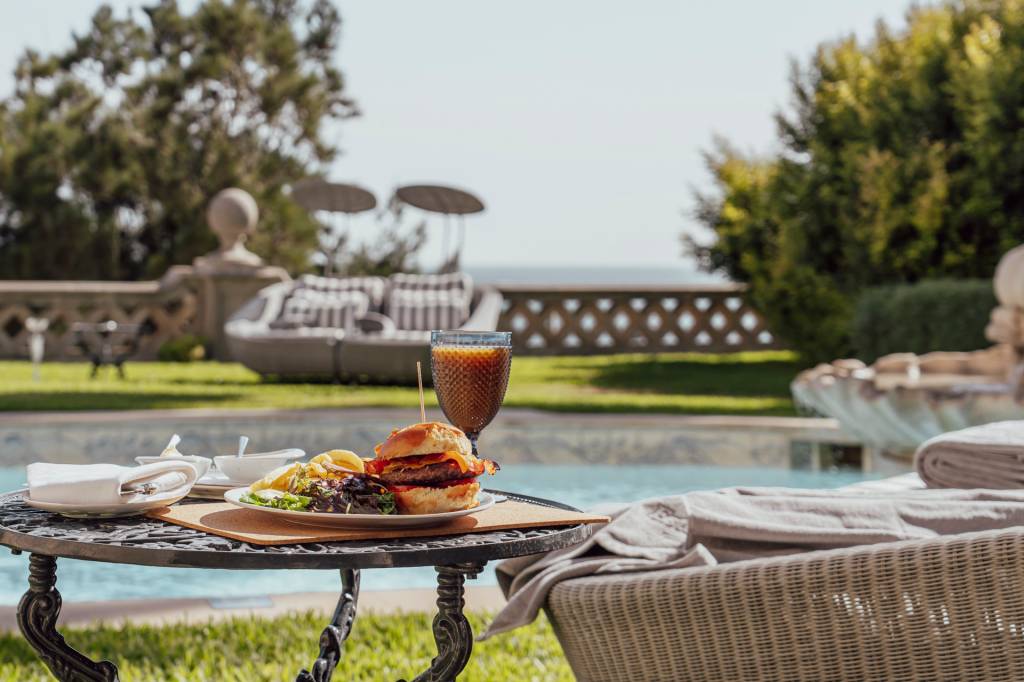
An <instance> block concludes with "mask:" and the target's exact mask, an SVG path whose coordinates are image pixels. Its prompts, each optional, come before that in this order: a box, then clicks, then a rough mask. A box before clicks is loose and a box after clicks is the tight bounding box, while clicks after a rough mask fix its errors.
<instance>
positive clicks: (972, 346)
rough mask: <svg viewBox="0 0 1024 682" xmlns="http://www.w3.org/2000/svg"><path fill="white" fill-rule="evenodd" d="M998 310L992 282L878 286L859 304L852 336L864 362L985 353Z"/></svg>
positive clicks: (925, 282) (869, 291) (930, 281)
mask: <svg viewBox="0 0 1024 682" xmlns="http://www.w3.org/2000/svg"><path fill="white" fill-rule="evenodd" d="M995 306H996V297H995V294H994V293H993V291H992V282H991V280H983V279H969V280H928V281H924V282H920V283H918V284H909V285H897V286H882V287H873V288H871V289H868V290H867V291H865V292H864V293H863V294H862V295H861V297H860V299H859V300H858V301H857V306H856V309H855V311H854V315H853V329H852V334H851V336H852V337H853V344H854V348H855V350H856V354H857V357H859V358H860V359H862V360H864V361H865V362H873V361H874V360H875V359H877V358H878V357H880V356H882V355H886V354H888V353H899V352H912V353H928V352H931V351H935V350H948V351H970V350H978V349H979V348H985V347H987V346H989V345H991V342H989V341H987V340H986V339H985V325H986V324H987V323H988V316H989V313H990V312H991V311H992V308H994V307H995Z"/></svg>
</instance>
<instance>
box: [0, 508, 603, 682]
mask: <svg viewBox="0 0 1024 682" xmlns="http://www.w3.org/2000/svg"><path fill="white" fill-rule="evenodd" d="M502 494H504V495H507V496H508V497H510V498H512V499H517V500H522V501H525V502H533V503H535V504H543V505H546V506H551V507H558V508H561V509H572V507H568V506H566V505H562V504H559V503H557V502H551V501H549V500H541V499H537V498H531V497H525V496H523V495H516V494H513V493H502ZM183 504H189V502H184V503H183ZM589 534H590V529H589V527H588V526H585V525H577V526H566V527H558V528H530V529H523V530H503V531H493V532H488V533H469V534H465V535H451V536H438V537H428V538H412V539H408V540H388V541H359V542H331V543H322V544H303V545H279V546H273V547H264V546H258V545H251V544H248V543H244V542H239V541H237V540H230V539H227V538H222V537H219V536H216V535H209V534H207V533H203V532H202V531H197V530H192V529H189V528H183V527H181V526H175V525H172V524H169V523H166V522H163V521H157V520H154V519H149V518H145V517H132V518H123V519H103V520H77V519H68V518H64V517H62V516H58V515H56V514H51V513H49V512H44V511H40V510H36V509H32V508H31V507H28V506H27V505H25V504H24V502H23V501H22V493H21V492H16V493H7V494H5V495H0V545H5V546H7V547H10V548H11V549H12V550H13V551H15V552H19V553H20V552H29V553H30V556H29V578H28V583H29V588H28V592H26V593H25V595H24V596H23V597H22V598H21V602H20V603H19V604H18V625H19V627H20V628H21V632H22V634H24V636H25V638H26V639H27V640H28V642H29V644H31V645H32V647H33V648H34V649H35V650H36V652H38V654H39V655H40V657H41V658H42V659H43V661H44V662H45V663H46V665H47V666H48V667H49V668H50V670H51V672H53V674H54V675H55V676H56V677H57V679H59V680H65V681H74V682H79V681H82V682H85V681H94V680H95V681H102V682H116V680H117V679H118V676H117V667H116V666H115V665H114V664H113V663H111V662H109V661H102V662H99V663H97V662H95V661H92V660H90V659H89V658H87V657H86V656H85V655H83V654H81V653H79V652H78V651H76V650H74V649H73V648H71V647H70V646H69V645H68V644H67V643H66V642H65V641H64V638H63V637H62V636H61V634H60V633H59V632H57V629H56V622H57V616H58V614H59V613H60V607H61V596H60V593H59V592H58V591H57V588H56V582H57V558H58V557H67V558H74V559H86V560H89V561H102V562H108V563H118V564H141V565H146V566H175V567H183V568H226V569H285V568H313V569H333V570H338V571H340V573H341V596H340V598H339V599H338V605H337V607H336V608H335V611H334V617H333V618H332V619H331V622H330V624H329V625H327V627H326V628H325V629H324V631H323V633H321V635H320V654H319V656H318V657H317V659H316V661H315V662H314V663H313V665H312V666H311V667H310V669H309V670H303V671H302V672H300V673H299V675H298V677H297V678H296V682H327V680H330V679H331V675H332V674H333V672H334V668H335V666H337V665H338V663H339V661H340V660H341V655H342V644H343V642H344V641H345V639H346V638H347V637H348V635H349V632H351V630H352V623H353V621H354V619H355V615H356V600H357V599H358V596H359V570H360V569H363V568H391V567H399V566H434V567H435V569H436V570H437V608H438V613H437V615H436V616H435V617H434V624H433V630H434V640H435V642H436V643H437V652H438V653H437V656H436V657H435V658H434V659H433V661H431V663H430V667H429V668H428V669H427V670H426V671H425V672H423V673H422V674H420V675H419V676H417V677H416V678H415V680H414V682H442V681H443V682H450V681H453V680H455V678H456V677H457V676H458V674H459V673H460V672H461V671H462V669H463V668H464V667H465V666H466V663H467V662H468V661H469V656H470V653H471V652H472V648H473V633H472V630H471V629H470V626H469V621H467V620H466V617H465V615H464V614H463V612H462V610H463V606H464V601H463V596H464V583H465V580H466V578H474V577H476V576H477V574H479V572H480V571H481V569H483V567H484V564H486V563H487V562H488V561H492V560H495V559H504V558H508V557H513V556H522V555H524V554H535V553H538V552H545V551H549V550H552V549H560V548H562V547H568V546H571V545H574V544H576V543H579V542H582V541H583V540H584V539H586V538H587V536H588V535H589Z"/></svg>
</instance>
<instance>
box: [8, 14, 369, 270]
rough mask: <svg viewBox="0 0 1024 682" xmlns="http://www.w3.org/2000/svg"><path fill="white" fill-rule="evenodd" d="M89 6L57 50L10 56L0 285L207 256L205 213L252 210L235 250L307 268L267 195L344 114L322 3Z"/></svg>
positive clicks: (298, 219)
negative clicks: (223, 206)
mask: <svg viewBox="0 0 1024 682" xmlns="http://www.w3.org/2000/svg"><path fill="white" fill-rule="evenodd" d="M141 14H142V16H141V17H140V16H138V14H137V13H136V14H133V13H128V14H126V15H124V16H116V15H115V13H114V12H113V11H112V10H111V9H110V8H109V7H106V6H104V7H102V8H100V9H99V10H98V11H97V12H96V14H95V15H94V16H93V18H92V23H91V26H90V27H89V30H88V31H86V32H85V33H83V34H81V35H74V36H73V40H72V46H71V47H70V48H69V49H68V50H67V51H65V52H63V53H60V54H54V55H41V54H39V53H37V52H35V51H33V50H28V51H26V53H25V54H24V56H23V57H22V58H21V59H20V61H19V63H18V66H17V69H16V73H15V77H16V86H15V91H14V93H13V94H12V95H11V96H10V97H8V98H7V99H6V100H5V101H3V102H2V103H0V277H2V278H39V279H83V278H89V279H92V278H96V279H137V278H141V277H154V276H159V275H160V274H162V273H163V272H164V271H165V270H166V269H167V267H168V266H170V265H172V264H175V263H189V262H191V260H192V259H193V258H195V257H196V256H199V255H201V254H203V253H205V252H208V251H210V250H211V249H213V248H214V247H215V246H216V239H215V238H214V236H213V235H212V234H210V232H209V230H208V229H207V227H206V224H205V219H204V212H205V208H206V205H207V203H208V202H209V200H210V199H211V198H212V197H213V195H214V194H216V193H217V192H218V191H220V190H221V189H223V188H225V187H228V186H238V187H242V188H244V189H245V190H247V191H249V192H250V193H251V194H252V195H253V196H254V197H255V198H256V201H257V203H258V204H259V206H260V213H261V216H260V229H259V230H258V232H257V235H256V237H255V238H254V239H253V240H252V242H251V244H250V247H251V248H252V249H253V250H254V251H256V252H257V253H259V254H260V255H262V256H263V257H264V258H266V259H267V260H268V261H269V262H271V263H275V264H279V265H283V266H286V267H289V268H292V269H305V268H307V267H308V266H309V255H310V253H311V251H312V250H313V249H314V248H315V246H316V240H317V235H316V232H317V225H316V223H315V222H314V221H313V220H312V219H311V218H310V217H309V216H308V215H307V214H306V212H305V211H303V210H302V209H301V208H299V207H298V206H297V205H295V204H294V203H293V202H292V201H291V200H290V199H288V198H287V196H286V195H285V194H284V193H283V192H282V188H283V187H285V186H286V185H287V184H288V183H289V182H291V181H293V180H296V179H298V178H301V177H305V176H306V175H310V174H312V173H314V172H316V170H317V166H320V165H324V164H326V163H327V162H329V161H330V160H331V159H333V158H334V157H335V155H336V154H337V153H338V149H337V147H336V145H335V144H334V141H333V140H331V139H329V138H328V136H327V134H326V132H325V126H326V124H327V123H328V122H331V121H336V120H339V119H344V118H346V117H349V116H353V115H355V114H356V113H357V110H356V107H355V105H354V103H353V102H352V100H350V99H349V98H348V97H347V96H346V94H345V91H344V82H343V80H342V76H341V74H340V73H339V71H338V70H337V69H336V68H335V67H334V66H333V65H332V60H333V58H334V55H335V52H336V48H337V45H338V41H339V34H340V25H341V20H340V17H339V15H338V13H337V11H336V10H335V9H334V7H333V5H332V4H331V3H330V2H329V0H312V2H311V3H302V2H300V1H299V0H232V1H230V2H228V1H226V0H206V1H205V2H202V3H200V5H199V6H198V7H197V8H196V10H195V11H194V12H193V13H191V14H183V13H182V12H181V10H180V9H179V8H178V5H177V2H176V0H162V1H161V2H159V3H158V4H155V5H153V6H150V7H146V8H145V9H144V10H142V12H141Z"/></svg>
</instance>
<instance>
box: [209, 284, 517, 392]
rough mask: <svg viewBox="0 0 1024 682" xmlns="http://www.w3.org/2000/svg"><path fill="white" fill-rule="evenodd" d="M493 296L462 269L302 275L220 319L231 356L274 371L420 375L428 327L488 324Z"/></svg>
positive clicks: (359, 376)
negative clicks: (431, 272)
mask: <svg viewBox="0 0 1024 682" xmlns="http://www.w3.org/2000/svg"><path fill="white" fill-rule="evenodd" d="M502 302H503V300H502V297H501V294H500V293H499V292H498V291H497V290H496V289H493V288H490V287H480V286H474V285H473V281H472V279H471V278H470V277H469V276H468V275H466V274H463V273H451V274H443V275H411V274H398V275H392V276H391V277H388V278H384V277H336V278H334V277H318V276H315V275H303V276H301V277H299V278H298V279H297V280H295V281H293V282H282V283H280V284H274V285H271V286H269V287H267V288H265V289H263V290H262V291H260V292H259V294H257V295H256V297H255V298H253V299H252V300H250V301H248V302H247V303H246V304H245V305H244V306H242V308H241V309H239V310H238V311H237V312H236V313H235V314H234V315H232V316H231V318H230V319H229V320H228V322H227V323H226V324H225V327H224V331H225V334H226V336H227V340H228V348H229V350H230V352H231V355H232V357H233V358H234V359H235V360H236V361H238V362H240V363H242V364H243V365H245V366H246V367H248V368H249V369H252V370H254V371H256V372H259V373H260V374H262V375H273V376H277V377H282V378H300V379H322V380H339V381H366V382H373V383H402V384H409V383H415V382H416V361H417V360H418V361H420V362H421V363H423V368H424V380H425V381H428V380H429V379H430V332H431V330H432V329H465V330H472V331H494V330H495V329H497V326H498V318H499V316H500V315H501V307H502Z"/></svg>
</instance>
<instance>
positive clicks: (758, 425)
mask: <svg viewBox="0 0 1024 682" xmlns="http://www.w3.org/2000/svg"><path fill="white" fill-rule="evenodd" d="M413 412H414V411H413V410H410V409H408V408H394V407H382V408H373V407H353V408H310V409H300V410H289V409H281V408H241V409H220V408H187V409H164V410H160V409H157V410H93V411H51V412H0V427H2V426H14V425H18V426H31V425H40V424H45V425H70V424H110V423H124V422H150V423H151V422H162V421H169V422H171V421H173V422H176V423H182V422H197V423H198V422H211V421H220V420H224V419H273V420H276V421H283V422H284V421H287V422H302V421H307V420H322V419H324V418H327V417H331V416H334V417H337V416H342V415H343V416H344V417H345V418H346V419H366V420H380V421H391V422H394V423H395V424H400V423H405V422H408V421H409V416H410V414H412V413H413ZM427 416H428V419H442V418H443V415H442V414H441V412H440V411H439V410H436V409H432V410H428V411H427ZM498 420H500V421H502V422H505V423H506V424H508V425H520V424H521V425H524V426H528V425H530V424H548V425H551V424H558V423H593V424H600V425H602V426H613V427H614V426H619V427H621V426H648V427H656V426H662V427H673V428H680V427H689V428H699V429H722V430H734V429H756V430H759V431H771V432H777V433H793V434H796V433H799V434H800V436H801V438H802V439H805V440H811V441H819V440H821V441H828V442H832V443H847V442H849V443H851V444H852V443H856V442H857V441H855V439H854V438H853V437H852V436H850V435H849V434H847V433H846V432H844V431H843V430H842V428H841V427H840V425H839V422H838V421H836V420H835V419H829V418H821V417H769V416H747V415H669V414H633V413H606V412H601V413H594V412H547V411H543V410H535V409H530V408H505V409H503V410H502V411H501V413H500V414H499V415H498Z"/></svg>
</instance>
